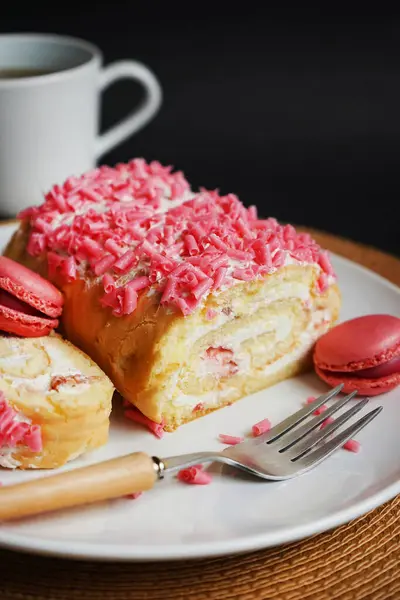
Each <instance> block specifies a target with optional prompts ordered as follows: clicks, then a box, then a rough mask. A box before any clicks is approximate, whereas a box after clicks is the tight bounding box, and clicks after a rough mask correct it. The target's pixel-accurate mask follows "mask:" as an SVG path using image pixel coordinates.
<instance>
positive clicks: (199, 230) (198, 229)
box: [190, 223, 206, 242]
mask: <svg viewBox="0 0 400 600" xmlns="http://www.w3.org/2000/svg"><path fill="white" fill-rule="evenodd" d="M190 231H191V233H192V235H193V236H194V237H195V238H196V240H197V242H199V241H200V240H201V239H202V238H203V237H205V235H206V232H205V231H204V229H203V227H202V226H201V225H200V223H191V224H190Z"/></svg>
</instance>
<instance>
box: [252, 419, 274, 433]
mask: <svg viewBox="0 0 400 600" xmlns="http://www.w3.org/2000/svg"><path fill="white" fill-rule="evenodd" d="M270 429H271V421H270V420H269V419H263V420H262V421H259V422H258V423H256V424H255V425H253V427H252V428H251V431H252V433H253V435H254V436H255V437H258V436H259V435H262V434H263V433H267V431H269V430H270Z"/></svg>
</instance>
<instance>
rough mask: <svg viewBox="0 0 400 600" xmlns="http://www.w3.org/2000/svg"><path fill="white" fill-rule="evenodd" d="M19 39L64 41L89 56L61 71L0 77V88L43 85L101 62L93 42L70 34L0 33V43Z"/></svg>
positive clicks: (101, 57) (99, 52)
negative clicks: (18, 76) (80, 62)
mask: <svg viewBox="0 0 400 600" xmlns="http://www.w3.org/2000/svg"><path fill="white" fill-rule="evenodd" d="M18 38H19V39H21V41H22V40H24V41H32V42H35V41H45V42H46V41H47V42H55V43H57V42H59V43H64V44H67V45H70V46H74V47H75V48H76V47H78V48H81V49H82V50H86V51H87V52H88V53H89V54H90V56H89V58H88V60H86V61H85V62H83V63H82V64H80V65H77V66H76V67H68V68H67V69H63V70H62V71H55V72H54V73H45V74H43V75H32V76H27V77H22V78H20V79H0V89H1V88H7V87H13V88H14V87H23V86H29V85H33V84H34V85H44V84H46V83H53V82H57V80H58V79H66V78H70V77H73V76H74V75H76V74H78V73H80V72H81V71H83V70H85V69H87V68H88V67H89V66H92V64H93V63H98V64H99V65H100V64H101V63H102V60H103V54H102V52H101V50H100V48H98V47H97V46H96V45H95V44H93V43H92V42H88V41H87V40H85V39H83V38H79V37H74V36H70V35H60V34H58V33H38V32H17V33H0V43H1V41H2V40H16V39H18Z"/></svg>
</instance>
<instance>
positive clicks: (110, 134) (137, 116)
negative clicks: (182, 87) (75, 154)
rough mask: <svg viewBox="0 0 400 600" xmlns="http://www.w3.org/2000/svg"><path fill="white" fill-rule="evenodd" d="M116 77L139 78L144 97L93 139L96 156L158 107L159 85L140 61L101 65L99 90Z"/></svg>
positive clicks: (137, 79) (142, 123)
mask: <svg viewBox="0 0 400 600" xmlns="http://www.w3.org/2000/svg"><path fill="white" fill-rule="evenodd" d="M119 79H134V80H135V81H139V82H140V83H141V84H142V86H143V87H144V89H145V92H146V96H145V98H144V100H143V101H142V103H141V105H140V106H139V107H138V108H137V109H135V110H134V111H133V112H132V113H131V114H129V115H128V116H127V117H126V118H125V119H122V120H121V121H119V123H117V124H116V125H114V126H113V127H111V128H110V129H109V130H108V131H106V132H105V133H103V134H102V135H100V136H99V137H98V138H97V140H96V146H95V155H96V159H98V158H100V157H101V156H102V155H103V154H105V153H106V152H108V151H109V150H111V149H112V148H114V146H117V145H118V144H120V143H121V142H123V141H124V140H125V139H126V138H128V137H129V136H130V135H132V134H134V133H136V132H137V131H139V129H141V128H142V127H144V126H145V125H147V123H148V122H149V121H151V119H152V118H153V117H154V115H155V114H156V113H157V111H158V109H159V108H160V106H161V102H162V90H161V86H160V84H159V82H158V80H157V78H156V77H155V75H154V74H153V73H152V72H151V71H150V69H148V68H147V67H145V65H143V64H142V63H139V62H136V61H131V60H127V61H118V62H114V63H112V64H110V65H108V66H107V67H105V68H104V69H103V70H102V71H101V74H100V86H99V87H100V92H102V91H103V90H104V89H105V88H107V87H108V86H110V85H112V84H113V83H115V82H116V81H118V80H119Z"/></svg>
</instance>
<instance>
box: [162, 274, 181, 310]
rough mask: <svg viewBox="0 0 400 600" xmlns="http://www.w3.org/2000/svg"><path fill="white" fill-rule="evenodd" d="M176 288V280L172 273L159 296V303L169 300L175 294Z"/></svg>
mask: <svg viewBox="0 0 400 600" xmlns="http://www.w3.org/2000/svg"><path fill="white" fill-rule="evenodd" d="M176 288H177V281H176V280H175V279H174V278H173V277H172V275H170V277H169V278H168V281H167V285H166V286H165V288H164V292H163V295H162V296H161V300H160V302H161V304H163V303H164V302H169V301H170V300H171V298H173V297H174V296H175V293H176Z"/></svg>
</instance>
